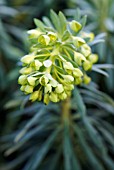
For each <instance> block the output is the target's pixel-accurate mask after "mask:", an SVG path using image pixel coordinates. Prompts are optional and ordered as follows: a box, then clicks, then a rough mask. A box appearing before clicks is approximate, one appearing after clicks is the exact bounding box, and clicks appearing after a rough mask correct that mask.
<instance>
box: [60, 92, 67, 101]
mask: <svg viewBox="0 0 114 170" xmlns="http://www.w3.org/2000/svg"><path fill="white" fill-rule="evenodd" d="M66 98H67V94H66V93H65V92H63V93H61V94H60V95H59V99H61V100H65V99H66Z"/></svg>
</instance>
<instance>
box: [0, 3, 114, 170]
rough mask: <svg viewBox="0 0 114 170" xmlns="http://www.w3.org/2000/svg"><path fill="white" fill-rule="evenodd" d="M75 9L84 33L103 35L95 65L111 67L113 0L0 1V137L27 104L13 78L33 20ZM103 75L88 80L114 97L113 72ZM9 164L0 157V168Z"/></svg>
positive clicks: (14, 125)
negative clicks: (82, 17)
mask: <svg viewBox="0 0 114 170" xmlns="http://www.w3.org/2000/svg"><path fill="white" fill-rule="evenodd" d="M76 8H79V9H80V10H81V13H82V14H84V15H85V14H86V15H87V16H88V17H87V18H88V19H87V26H86V29H87V30H88V31H93V32H94V33H95V34H99V33H102V32H104V33H106V37H105V42H104V43H102V44H98V45H95V46H94V49H93V50H94V51H95V52H97V53H98V54H99V63H110V64H114V0H69V1H67V0H57V1H55V0H0V135H4V134H7V133H10V132H12V131H13V130H15V129H16V128H17V124H18V122H19V121H20V119H21V118H15V119H12V117H10V114H9V113H10V112H11V111H13V112H14V111H18V110H19V109H20V105H21V107H23V106H24V105H25V104H26V101H27V98H24V97H22V95H21V92H20V91H19V85H18V84H17V78H18V76H19V69H20V67H19V65H20V63H19V60H20V58H21V57H22V56H23V55H24V54H26V53H27V51H28V42H27V35H26V31H27V30H28V29H31V28H34V24H33V18H39V19H41V18H42V16H49V11H50V9H53V10H55V11H56V12H58V11H62V12H63V13H64V14H65V15H66V16H67V17H68V18H69V19H71V18H73V16H74V15H75V11H76ZM107 71H108V73H109V78H106V77H103V76H102V75H98V74H93V73H92V75H91V76H92V77H93V79H94V81H95V82H96V83H97V84H98V85H99V87H100V90H101V91H104V92H106V93H107V94H109V95H110V96H112V97H114V70H111V69H110V70H107ZM22 101H23V102H22ZM27 118H28V117H24V118H23V119H27ZM107 119H108V120H110V119H111V118H110V117H108V118H107ZM110 121H112V120H110ZM9 160H10V158H9V159H8V160H7V159H6V158H4V157H3V156H1V157H0V164H3V162H8V161H9ZM4 170H5V169H4Z"/></svg>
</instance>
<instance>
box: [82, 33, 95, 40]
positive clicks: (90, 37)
mask: <svg viewBox="0 0 114 170" xmlns="http://www.w3.org/2000/svg"><path fill="white" fill-rule="evenodd" d="M81 37H82V38H89V42H91V41H93V40H94V37H95V35H94V33H92V32H90V33H86V32H82V33H81Z"/></svg>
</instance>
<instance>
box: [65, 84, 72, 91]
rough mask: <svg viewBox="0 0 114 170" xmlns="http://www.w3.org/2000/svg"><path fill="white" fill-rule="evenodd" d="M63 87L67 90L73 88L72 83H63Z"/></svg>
mask: <svg viewBox="0 0 114 170" xmlns="http://www.w3.org/2000/svg"><path fill="white" fill-rule="evenodd" d="M64 89H65V90H66V91H68V90H73V89H74V85H73V84H69V85H65V86H64Z"/></svg>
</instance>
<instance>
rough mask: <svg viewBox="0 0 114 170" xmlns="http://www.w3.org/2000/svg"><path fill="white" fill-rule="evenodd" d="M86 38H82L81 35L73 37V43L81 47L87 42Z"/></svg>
mask: <svg viewBox="0 0 114 170" xmlns="http://www.w3.org/2000/svg"><path fill="white" fill-rule="evenodd" d="M85 43H86V42H85V40H84V39H82V38H80V37H73V44H74V45H75V46H76V47H77V48H79V47H80V46H82V45H83V44H85Z"/></svg>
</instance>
